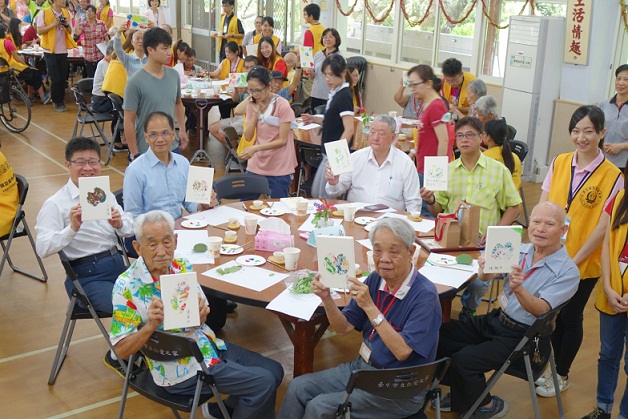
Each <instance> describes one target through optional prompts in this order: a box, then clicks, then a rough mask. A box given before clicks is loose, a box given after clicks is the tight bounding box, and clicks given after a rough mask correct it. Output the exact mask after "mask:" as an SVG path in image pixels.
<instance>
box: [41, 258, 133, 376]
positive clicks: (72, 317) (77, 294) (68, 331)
mask: <svg viewBox="0 0 628 419" xmlns="http://www.w3.org/2000/svg"><path fill="white" fill-rule="evenodd" d="M59 259H61V264H62V265H63V269H65V274H66V275H67V276H68V278H70V280H71V281H72V283H73V284H74V290H72V297H71V298H70V302H69V303H68V308H67V310H66V314H65V323H64V324H63V329H62V331H61V338H60V339H59V345H58V346H57V353H56V354H55V358H54V361H53V362H52V369H51V370H50V377H49V378H48V385H53V384H54V383H55V381H56V380H57V375H58V374H59V371H60V370H61V366H62V365H63V361H65V356H66V355H67V353H68V348H69V347H70V341H71V340H72V334H73V333H74V327H75V326H76V321H77V320H83V319H94V321H95V322H96V324H97V325H98V328H99V329H100V333H102V335H103V336H104V338H105V340H106V341H107V345H109V348H110V349H111V350H112V351H113V353H114V354H115V353H116V350H115V349H114V347H113V345H112V344H111V340H109V332H108V331H107V329H105V326H104V325H103V324H102V321H101V320H100V319H106V318H110V317H111V313H104V312H101V311H96V310H95V309H94V307H93V306H92V304H91V303H90V301H89V298H87V295H86V294H85V291H84V290H83V287H82V286H81V283H80V282H79V280H78V278H77V276H76V273H75V272H74V269H73V268H72V265H71V264H70V260H69V259H68V257H67V255H66V254H65V253H64V252H63V250H62V251H60V252H59ZM79 302H81V303H82V304H83V305H84V306H85V307H87V308H82V307H81V306H79V305H78V303H79ZM116 356H117V354H116ZM118 360H120V358H119V357H118ZM119 362H120V364H121V365H122V367H123V368H124V369H125V370H126V365H125V364H124V362H123V361H121V360H120V361H119Z"/></svg>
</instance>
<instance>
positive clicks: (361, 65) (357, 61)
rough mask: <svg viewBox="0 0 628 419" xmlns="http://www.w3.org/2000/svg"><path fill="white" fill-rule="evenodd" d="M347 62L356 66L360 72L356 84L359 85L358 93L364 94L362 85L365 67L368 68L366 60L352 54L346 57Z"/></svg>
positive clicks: (364, 78) (364, 77) (363, 83)
mask: <svg viewBox="0 0 628 419" xmlns="http://www.w3.org/2000/svg"><path fill="white" fill-rule="evenodd" d="M347 64H353V65H355V66H356V67H357V69H358V72H359V73H360V78H359V80H358V86H359V87H360V93H362V95H364V85H365V80H366V69H367V68H368V62H367V61H366V58H364V57H360V56H357V55H356V56H353V57H349V58H347Z"/></svg>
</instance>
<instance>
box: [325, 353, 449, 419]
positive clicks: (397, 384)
mask: <svg viewBox="0 0 628 419" xmlns="http://www.w3.org/2000/svg"><path fill="white" fill-rule="evenodd" d="M450 363H451V359H449V358H442V359H439V360H437V361H434V362H432V363H429V364H424V365H418V366H414V367H407V368H390V369H381V370H357V371H353V372H352V373H351V378H349V383H347V387H346V390H345V391H346V394H345V399H344V401H343V402H342V403H341V404H340V406H338V410H337V411H336V417H337V418H338V417H342V418H345V419H350V418H351V401H350V397H351V393H352V392H353V390H355V389H359V390H363V391H366V392H367V393H370V394H373V395H374V396H377V397H381V398H384V399H387V400H407V399H410V398H412V397H414V396H417V395H418V394H421V392H423V391H424V390H427V394H426V395H425V401H424V402H423V406H422V407H421V409H420V410H419V411H418V412H417V413H416V414H414V415H412V416H410V417H411V418H414V417H424V415H423V411H424V410H425V407H426V406H428V404H429V403H430V402H431V401H432V400H436V418H438V419H440V388H438V383H440V380H442V379H443V377H444V376H445V372H447V368H448V367H449V364H450Z"/></svg>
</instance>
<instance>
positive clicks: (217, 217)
mask: <svg viewBox="0 0 628 419" xmlns="http://www.w3.org/2000/svg"><path fill="white" fill-rule="evenodd" d="M245 215H255V216H256V217H259V218H264V217H261V216H259V215H258V214H256V213H254V212H246V211H243V210H239V209H236V208H232V207H229V206H218V207H216V208H212V209H209V210H207V211H201V212H195V213H194V214H190V215H186V216H185V217H183V218H186V219H188V220H205V221H207V222H208V223H209V224H211V225H213V226H217V225H220V224H224V223H228V222H229V218H237V219H238V222H239V223H240V224H242V225H244V216H245Z"/></svg>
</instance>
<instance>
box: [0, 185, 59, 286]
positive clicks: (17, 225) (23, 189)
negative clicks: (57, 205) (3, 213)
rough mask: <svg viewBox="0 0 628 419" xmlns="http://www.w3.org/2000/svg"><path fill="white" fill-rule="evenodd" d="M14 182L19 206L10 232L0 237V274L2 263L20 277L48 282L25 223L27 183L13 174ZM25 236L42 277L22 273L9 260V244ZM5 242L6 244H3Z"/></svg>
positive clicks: (25, 272) (0, 272) (46, 274)
mask: <svg viewBox="0 0 628 419" xmlns="http://www.w3.org/2000/svg"><path fill="white" fill-rule="evenodd" d="M15 181H16V182H17V190H18V195H19V204H18V206H17V211H16V212H15V217H14V218H13V224H12V225H11V231H9V233H8V234H5V235H4V236H2V237H0V246H2V252H3V254H2V262H0V274H2V269H3V268H4V262H5V261H6V262H9V266H10V267H11V269H13V270H14V271H15V272H19V273H21V274H22V275H26V276H28V277H30V278H33V279H37V280H38V281H41V282H46V281H48V273H46V268H44V264H43V262H42V261H41V258H40V257H39V255H38V254H37V250H36V248H35V240H34V239H33V235H32V234H31V230H30V229H29V228H28V224H27V223H26V214H25V213H24V209H23V208H24V203H25V202H26V196H27V195H28V181H27V180H26V178H25V177H24V176H21V175H18V174H15ZM24 236H27V237H28V240H29V241H30V243H31V247H32V248H33V253H35V258H37V263H38V264H39V269H41V273H42V276H37V275H34V274H32V273H29V272H27V271H24V270H22V269H20V268H18V267H17V266H15V265H14V264H13V261H12V260H11V256H10V255H9V251H10V250H11V244H12V243H13V239H15V238H17V237H24ZM5 242H6V244H5Z"/></svg>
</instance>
